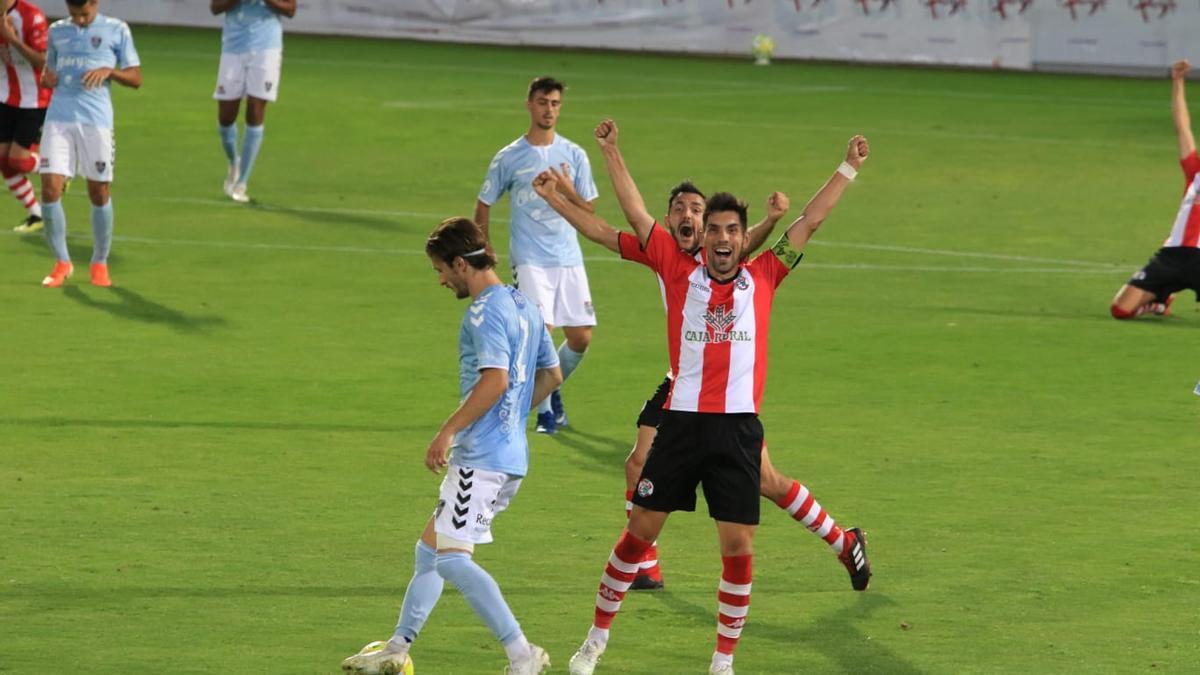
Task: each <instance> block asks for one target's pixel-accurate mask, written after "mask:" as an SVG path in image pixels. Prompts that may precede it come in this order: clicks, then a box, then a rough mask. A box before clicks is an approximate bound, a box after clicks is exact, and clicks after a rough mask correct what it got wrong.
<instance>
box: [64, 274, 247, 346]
mask: <svg viewBox="0 0 1200 675" xmlns="http://www.w3.org/2000/svg"><path fill="white" fill-rule="evenodd" d="M85 274H86V272H85ZM93 292H94V293H96V295H97V297H92V296H91V295H89V294H88V293H85V292H84V291H83V289H82V288H80V287H79V286H78V285H67V286H65V287H64V288H63V295H64V296H66V297H68V298H70V299H71V300H74V301H75V302H77V303H79V304H81V305H83V306H85V307H91V308H93V309H99V310H101V311H105V312H108V313H109V314H112V315H113V316H115V317H117V318H118V319H131V320H134V321H141V322H143V323H158V324H164V325H167V326H170V327H171V328H174V329H175V330H178V331H182V332H185V333H201V332H204V331H206V330H208V329H210V328H214V327H219V326H224V325H225V319H224V317H220V316H216V315H203V316H201V315H189V314H185V313H183V312H181V311H179V310H177V309H172V308H170V307H167V306H166V305H162V304H159V303H157V302H154V301H153V300H150V299H148V298H146V297H145V296H143V295H142V294H140V293H138V292H137V291H133V290H130V289H128V288H122V287H120V286H113V287H112V288H108V289H100V288H96V289H95V290H94V291H93ZM110 297H111V298H116V300H115V301H113V300H109V299H108V298H110Z"/></svg>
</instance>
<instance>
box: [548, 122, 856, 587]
mask: <svg viewBox="0 0 1200 675" xmlns="http://www.w3.org/2000/svg"><path fill="white" fill-rule="evenodd" d="M617 138H618V129H617V125H616V123H615V122H613V121H612V120H605V121H603V122H602V123H601V124H600V125H599V126H598V127H596V140H597V142H598V143H599V144H600V149H601V152H602V153H603V154H604V162H605V166H606V168H607V169H608V174H609V177H610V178H611V179H612V183H613V190H614V192H615V193H616V195H617V201H618V202H619V203H620V205H621V209H622V211H624V213H625V217H626V220H628V222H629V223H630V224H631V225H632V226H633V227H634V229H635V230H639V229H642V228H646V227H650V226H652V225H653V223H654V217H653V216H651V215H650V212H649V211H648V210H647V209H646V204H645V201H644V200H643V199H642V195H641V193H640V192H639V190H638V188H637V185H636V184H635V183H634V181H633V177H632V175H630V173H629V169H628V167H627V166H626V165H625V159H624V157H623V156H622V155H621V151H620V149H619V147H618V142H617ZM556 179H558V180H557V187H558V188H559V191H560V192H562V193H563V195H564V196H565V197H567V198H568V199H571V200H572V201H575V202H576V203H578V200H577V199H576V198H575V197H574V196H573V194H572V193H571V191H570V188H571V185H570V183H569V182H568V181H563V180H561V177H560V176H556ZM788 206H789V202H788V198H787V195H785V194H783V193H782V192H775V193H773V194H772V195H771V196H770V197H769V198H768V199H767V217H766V218H765V219H763V221H762V222H760V223H758V224H756V225H755V226H754V227H751V228H750V229H749V231H748V232H747V239H748V241H747V245H746V252H747V255H748V254H750V253H753V252H754V251H756V250H758V248H759V247H761V246H762V245H763V243H764V242H765V241H766V239H767V237H768V236H769V235H770V233H771V232H772V230H773V229H774V227H775V224H776V223H777V222H778V221H779V219H780V218H782V217H783V216H784V214H785V213H786V212H787V209H788ZM703 213H704V194H703V193H701V192H700V190H699V189H698V188H697V187H696V186H695V185H694V184H692V183H691V182H688V181H685V182H683V183H680V184H679V185H677V186H675V187H674V188H672V190H671V193H670V197H669V199H668V202H667V215H666V217H665V218H664V219H663V223H664V224H665V225H666V227H667V231H668V232H670V233H671V236H673V237H674V238H675V242H676V244H678V246H679V249H680V250H681V251H684V252H685V253H688V254H690V255H693V256H697V255H699V253H700V239H699V237H698V233H699V225H700V220H701V217H702V216H703ZM617 236H618V239H617V242H616V247H615V248H612V249H611V250H613V252H615V253H619V254H621V256H622V257H624V258H626V259H628V260H632V261H635V262H639V263H641V264H643V265H648V264H649V261H648V260H647V258H646V254H645V252H644V251H643V250H642V248H641V246H640V245H639V242H638V239H637V237H636V236H634V235H632V234H629V233H628V232H621V233H619V234H618V235H617ZM605 243H606V244H607V243H612V238H611V235H609V236H608V237H606V238H605ZM659 283H660V285H661V284H662V280H661V278H660V279H659ZM672 377H673V374H672V373H669V372H668V373H667V377H666V378H664V380H663V381H662V383H661V384H660V385H659V386H658V389H657V390H656V391H655V392H654V395H653V396H652V397H651V398H650V399H649V400H647V401H646V404H645V405H644V406H643V407H642V411H641V413H640V414H639V415H638V420H637V440H636V442H635V444H634V447H633V450H632V451H631V452H630V453H629V457H628V458H626V460H625V480H626V491H625V508H626V515H628V514H629V511H630V509H632V507H633V501H632V500H633V492H634V489H635V487H636V486H637V481H638V478H639V477H640V476H641V472H642V467H643V466H644V465H645V463H646V455H647V454H648V453H649V451H650V446H651V444H652V443H653V441H654V438H655V435H656V434H657V433H658V425H659V423H660V422H661V420H662V414H663V406H664V404H665V402H666V398H667V393H668V392H669V391H670V388H671V379H672ZM761 493H762V496H763V497H765V498H767V499H770V500H771V501H772V502H774V503H775V504H776V505H777V506H779V508H781V509H783V510H785V511H787V513H788V515H790V516H791V517H792V518H793V519H794V520H796V521H797V522H799V523H802V524H803V525H804V526H805V527H806V528H807V529H808V530H809V531H810V532H812V533H813V534H816V535H817V536H818V537H820V538H821V539H822V540H823V541H824V542H825V543H826V544H828V545H829V547H830V549H831V550H832V551H833V552H834V553H835V554H836V555H837V556H838V560H839V561H840V562H841V563H842V565H843V566H844V567H845V568H846V571H847V572H849V574H850V584H851V587H852V588H853V589H854V590H856V591H863V590H866V589H867V586H868V585H869V583H870V580H871V564H870V561H869V559H868V557H867V549H866V536H865V535H864V534H863V532H862V531H861V530H860V529H858V528H852V529H849V530H842V528H840V527H838V525H837V521H835V520H834V518H833V516H832V515H830V514H829V513H828V512H827V511H825V509H824V508H823V507H822V506H821V504H820V502H818V501H817V500H816V498H815V497H814V496H813V494H812V493H811V491H810V490H809V489H808V487H807V486H805V485H803V484H801V483H800V481H798V480H796V479H794V478H792V477H790V476H787V475H785V474H783V473H781V472H779V471H778V470H777V469H776V468H775V466H774V464H773V463H772V462H771V457H770V454H769V453H768V452H767V447H766V445H765V444H764V445H763V456H762V466H761ZM662 587H663V577H662V571H661V569H660V566H659V557H658V546H657V542H656V543H655V544H654V545H651V547H650V549H649V550H648V551H647V552H646V559H645V560H642V561H641V562H640V563H639V570H638V575H637V576H636V577H635V578H634V580H633V584H632V585H631V586H630V589H631V590H654V589H658V588H662Z"/></svg>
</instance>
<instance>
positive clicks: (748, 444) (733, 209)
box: [534, 136, 869, 675]
mask: <svg viewBox="0 0 1200 675" xmlns="http://www.w3.org/2000/svg"><path fill="white" fill-rule="evenodd" d="M868 153H869V147H868V145H867V140H866V139H865V138H863V137H862V136H855V137H854V138H852V139H850V143H849V148H848V150H847V152H846V159H845V161H844V162H843V163H842V165H841V166H839V167H838V170H837V171H836V172H834V174H833V175H832V176H831V177H830V178H829V180H827V181H826V182H825V184H824V186H822V187H821V189H820V190H819V191H818V192H817V194H816V195H815V196H814V197H813V198H812V200H810V201H809V203H808V204H807V205H806V206H805V209H804V212H803V213H802V214H801V215H800V217H799V218H797V219H796V221H794V222H793V223H792V224H791V226H790V227H788V230H787V232H786V233H785V234H784V236H782V237H780V239H779V241H778V242H777V243H776V244H775V245H774V246H773V247H772V248H771V249H770V250H768V251H765V252H763V253H761V254H760V255H758V256H756V257H754V258H753V259H751V260H749V261H748V262H747V261H746V260H745V259H744V254H745V253H746V250H747V249H746V244H747V241H748V235H747V226H746V206H745V203H744V202H741V201H739V200H738V199H737V198H736V197H734V196H733V195H731V194H729V193H717V194H715V195H713V196H712V197H710V198H709V199H708V201H707V202H706V204H705V211H704V220H703V223H704V225H703V230H702V232H703V235H702V237H703V256H701V258H700V259H697V258H696V257H694V256H692V255H689V254H688V253H686V252H684V251H681V250H680V249H679V246H678V243H677V242H676V241H675V239H674V238H672V237H671V235H670V234H668V233H667V231H666V230H664V229H663V228H662V227H661V226H659V225H658V224H657V223H650V224H647V223H645V222H638V223H637V224H636V225H635V226H636V229H637V235H638V244H639V246H640V248H641V250H642V251H643V252H644V253H645V257H646V260H647V262H648V266H649V267H650V268H651V269H652V270H654V271H655V273H657V274H658V276H659V277H660V279H661V280H662V284H663V295H664V298H665V301H666V305H667V347H668V353H669V355H670V360H671V372H673V373H675V379H674V381H673V382H672V383H671V389H670V391H669V392H668V394H667V400H666V409H665V410H664V411H663V416H662V421H661V424H660V425H659V428H658V435H657V436H656V437H655V439H654V444H653V447H652V448H651V451H650V454H649V456H648V457H647V459H646V465H645V467H644V468H643V470H642V475H641V478H640V479H639V480H638V484H637V490H636V493H635V495H634V497H633V504H634V506H633V510H632V513H631V514H630V518H629V524H628V527H627V529H626V531H625V532H623V533H622V535H621V537H620V539H619V540H618V541H617V544H616V546H615V547H614V549H613V551H612V554H611V555H610V557H609V560H608V564H607V565H606V567H605V570H604V574H603V575H602V576H601V580H600V587H599V590H598V592H597V595H596V608H595V618H594V620H593V624H592V628H591V630H590V631H589V632H588V636H587V638H586V639H585V640H584V643H583V645H582V646H581V647H580V649H579V651H578V652H576V654H575V656H574V657H572V659H571V664H570V670H571V673H572V675H591V673H592V672H593V671H594V670H595V667H596V663H597V662H598V661H599V659H600V656H601V655H602V654H603V653H604V650H605V648H606V646H607V644H608V635H609V629H610V627H611V625H612V621H613V619H614V617H615V616H616V614H617V612H618V611H619V610H620V607H621V602H622V600H623V599H624V596H625V593H626V592H628V590H629V588H630V585H631V584H632V583H633V579H634V578H635V577H636V576H637V573H638V569H639V562H640V561H641V560H643V559H644V556H645V554H646V552H647V550H649V548H650V546H651V544H652V543H653V542H654V540H655V539H656V538H657V537H658V534H659V532H661V530H662V528H663V525H664V524H665V523H666V521H667V518H668V516H669V515H670V513H671V512H672V511H692V510H695V505H696V487H697V486H701V487H703V489H704V495H705V499H706V501H707V502H708V510H709V515H710V516H712V518H713V519H714V520H716V521H717V536H718V540H719V543H720V550H721V558H722V574H721V582H720V585H719V590H718V598H719V602H718V623H717V644H716V650H715V652H714V653H713V658H712V662H711V664H710V666H709V672H710V673H713V674H722V675H726V674H732V673H733V653H734V650H735V648H736V646H737V642H738V639H739V638H740V637H741V633H742V629H743V626H744V625H745V621H746V616H747V614H748V611H749V605H750V588H751V581H752V573H751V568H752V564H751V561H752V557H753V540H754V531H755V529H756V527H757V525H758V520H759V501H758V496H759V488H760V477H759V471H760V460H761V457H762V442H763V431H762V425H761V424H760V423H759V421H758V410H759V407H760V404H761V401H762V393H763V389H764V387H765V385H766V374H767V364H766V359H767V336H768V332H769V326H770V315H771V306H772V302H773V299H774V294H775V290H776V288H777V287H778V286H779V284H780V283H782V281H783V280H784V279H785V278H786V277H787V275H788V274H789V273H790V272H791V270H792V268H793V267H795V266H796V265H797V264H798V263H799V262H800V258H801V256H802V253H801V251H802V249H803V248H804V246H805V244H807V243H808V240H809V238H811V236H812V234H813V232H815V231H816V229H817V228H818V227H819V226H820V224H821V223H822V222H823V221H824V219H825V218H826V217H827V216H828V215H829V213H830V211H832V209H833V207H834V205H836V204H837V202H838V200H839V199H840V198H841V195H842V193H843V192H844V191H845V189H846V186H847V185H849V183H850V180H851V179H852V178H853V177H854V176H855V175H856V173H857V170H858V168H859V167H860V166H861V165H862V163H863V162H864V161H865V160H866V158H867V155H868ZM557 180H558V179H557V177H556V175H555V174H554V173H553V172H550V171H546V172H543V173H542V174H539V176H538V177H537V179H536V180H535V181H534V187H535V189H536V190H537V191H538V194H539V195H541V196H542V198H543V199H545V200H546V202H547V203H549V204H550V206H551V207H552V208H554V209H555V210H556V211H558V212H559V213H561V214H562V215H563V216H564V217H565V218H566V219H567V220H568V221H569V222H570V223H571V224H572V225H573V226H575V227H576V228H577V229H578V230H579V231H580V232H581V233H583V234H584V236H586V237H588V238H589V239H591V240H592V241H595V242H596V243H599V244H601V245H603V246H605V247H607V248H609V249H610V250H612V249H613V248H614V246H615V247H617V248H618V249H619V247H620V242H619V237H618V234H617V232H616V230H614V229H613V228H612V227H610V226H609V225H608V224H607V223H605V222H604V221H602V220H601V219H600V218H598V217H596V216H595V215H594V214H591V213H588V212H587V211H586V210H584V209H580V208H579V207H578V206H576V205H574V204H572V203H571V201H570V200H569V199H567V198H565V197H563V196H562V195H561V194H559V193H558V190H557V187H556V183H557Z"/></svg>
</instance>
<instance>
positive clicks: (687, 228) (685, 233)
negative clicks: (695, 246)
mask: <svg viewBox="0 0 1200 675" xmlns="http://www.w3.org/2000/svg"><path fill="white" fill-rule="evenodd" d="M695 233H696V230H694V229H692V226H691V225H680V226H679V236H681V237H690V236H692V235H693V234H695Z"/></svg>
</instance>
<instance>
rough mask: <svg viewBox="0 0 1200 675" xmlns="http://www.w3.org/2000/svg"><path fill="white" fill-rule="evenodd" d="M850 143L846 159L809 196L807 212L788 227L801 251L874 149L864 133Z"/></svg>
mask: <svg viewBox="0 0 1200 675" xmlns="http://www.w3.org/2000/svg"><path fill="white" fill-rule="evenodd" d="M848 146H849V147H847V148H846V160H845V161H844V162H842V163H841V164H840V165H839V166H838V168H837V170H836V171H834V172H833V175H832V176H830V177H829V180H827V181H825V184H824V185H822V186H821V189H820V190H818V191H817V194H815V195H813V198H812V199H810V200H808V203H807V204H805V205H804V212H803V213H801V214H800V217H799V218H797V219H796V220H795V221H793V222H792V224H791V225H790V226H789V227H788V229H787V234H786V235H785V236H786V237H787V240H788V243H789V244H791V247H792V249H794V250H796V251H799V250H801V249H803V248H804V245H805V244H807V243H808V240H809V239H811V238H812V235H813V233H814V232H816V231H817V228H818V227H820V226H821V223H822V222H824V220H825V218H826V217H828V216H829V212H830V211H833V207H834V206H836V205H837V203H838V200H839V199H841V198H842V193H843V192H845V191H846V186H847V185H849V184H850V181H851V180H853V179H854V176H855V175H857V174H858V169H859V167H861V166H862V164H863V162H865V161H866V160H867V155H868V154H870V152H871V148H870V147H869V146H868V145H867V139H866V138H865V137H864V136H861V135H859V136H855V137H853V138H851V139H850V142H849V144H848Z"/></svg>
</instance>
